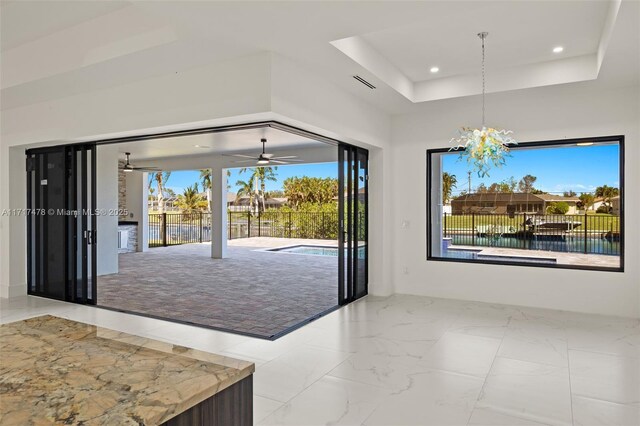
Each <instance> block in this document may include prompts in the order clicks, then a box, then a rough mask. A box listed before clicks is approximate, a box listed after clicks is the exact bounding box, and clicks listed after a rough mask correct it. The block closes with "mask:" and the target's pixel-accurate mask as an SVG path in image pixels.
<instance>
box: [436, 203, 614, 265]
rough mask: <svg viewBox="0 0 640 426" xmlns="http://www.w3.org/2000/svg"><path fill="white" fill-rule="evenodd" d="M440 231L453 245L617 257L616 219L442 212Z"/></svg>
mask: <svg viewBox="0 0 640 426" xmlns="http://www.w3.org/2000/svg"><path fill="white" fill-rule="evenodd" d="M442 230H443V237H445V238H451V243H452V244H453V245H462V246H481V247H501V248H514V249H525V250H547V251H558V252H570V253H586V254H607V255H619V254H620V218H619V217H618V216H608V215H531V214H527V213H515V214H512V215H509V214H478V213H471V214H463V215H452V214H447V213H445V214H444V215H443V217H442Z"/></svg>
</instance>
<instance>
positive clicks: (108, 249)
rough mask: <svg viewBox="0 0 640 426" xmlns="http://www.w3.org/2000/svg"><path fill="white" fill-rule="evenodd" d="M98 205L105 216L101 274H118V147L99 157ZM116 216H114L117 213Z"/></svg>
mask: <svg viewBox="0 0 640 426" xmlns="http://www.w3.org/2000/svg"><path fill="white" fill-rule="evenodd" d="M96 161H97V164H96V178H97V188H96V189H97V197H96V198H97V199H96V201H97V205H96V207H97V208H98V210H100V211H106V213H107V214H106V215H103V214H101V215H100V216H98V217H97V219H96V222H97V225H98V248H97V252H98V271H97V273H98V275H106V274H115V273H117V272H118V215H117V212H118V148H117V147H116V146H115V145H108V146H101V147H98V149H97V156H96ZM114 213H115V214H114Z"/></svg>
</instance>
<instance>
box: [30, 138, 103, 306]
mask: <svg viewBox="0 0 640 426" xmlns="http://www.w3.org/2000/svg"><path fill="white" fill-rule="evenodd" d="M54 153H55V154H62V155H63V157H64V172H65V175H64V182H63V185H62V186H63V190H62V198H63V202H62V205H63V206H64V207H63V208H62V209H59V208H56V209H53V208H51V207H50V204H49V200H48V198H47V194H46V192H45V191H42V188H41V186H40V185H38V182H42V180H43V178H44V179H47V177H48V176H46V175H47V171H46V169H47V168H48V161H47V156H48V155H49V154H54ZM96 164H97V159H96V147H95V144H73V145H59V146H53V147H46V148H35V149H29V150H27V151H26V171H27V173H26V174H27V209H28V212H29V214H28V215H27V293H28V294H31V295H34V296H41V297H48V298H53V299H58V300H64V301H67V302H75V303H82V304H92V305H95V304H96V302H97V297H96V295H97V292H96V291H97V287H96V284H97V282H96V276H97V245H96V242H97V238H96V237H97V214H96V213H97V212H96V202H97V179H96ZM43 175H44V176H43ZM88 182H90V184H89V185H90V186H88V185H87V183H88ZM53 215H56V216H58V215H64V216H65V219H66V220H64V225H63V227H64V230H63V231H62V232H61V235H62V236H63V238H64V240H65V241H64V250H63V253H58V256H61V257H62V259H63V260H62V262H61V263H63V265H64V266H63V267H64V288H63V291H62V295H53V294H52V293H51V292H50V291H48V284H49V283H48V277H47V261H48V259H49V258H50V253H49V245H48V241H47V238H48V233H47V231H48V226H49V217H50V216H53ZM78 225H80V227H78ZM79 266H80V270H79V271H78V267H79Z"/></svg>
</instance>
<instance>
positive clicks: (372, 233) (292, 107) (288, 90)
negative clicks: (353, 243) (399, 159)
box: [271, 55, 393, 296]
mask: <svg viewBox="0 0 640 426" xmlns="http://www.w3.org/2000/svg"><path fill="white" fill-rule="evenodd" d="M271 81H272V86H271V110H272V111H273V112H274V113H276V114H278V115H280V116H281V117H280V118H279V119H280V120H281V121H283V122H285V123H287V124H291V125H294V126H298V127H303V128H305V129H307V130H310V131H315V132H317V133H320V134H323V135H325V136H329V137H334V138H336V139H338V140H341V141H343V142H348V143H351V144H353V145H358V146H361V147H363V148H367V149H368V150H369V177H370V180H369V243H370V251H369V294H373V295H378V296H387V295H389V294H392V293H393V283H392V280H391V258H392V252H391V251H390V250H391V241H392V239H393V234H392V231H391V222H390V218H391V210H392V204H391V202H390V201H389V190H390V186H389V185H390V181H389V180H388V179H389V178H390V177H391V175H392V170H391V169H390V166H391V155H392V152H391V149H390V145H389V141H390V137H391V119H390V117H389V115H388V114H386V113H384V112H383V111H380V110H379V109H377V108H376V107H374V106H372V105H370V104H367V103H366V102H364V101H363V100H362V99H358V98H356V97H354V96H352V95H351V94H349V93H346V92H345V91H343V90H341V89H340V88H338V87H336V86H334V85H332V84H330V83H328V82H326V81H324V80H323V79H321V78H320V77H318V76H317V75H315V74H314V73H313V70H310V69H307V68H304V67H302V66H300V65H298V64H296V63H294V62H293V61H291V60H289V59H287V58H284V57H282V56H279V55H273V58H272V73H271Z"/></svg>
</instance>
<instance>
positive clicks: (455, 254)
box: [442, 248, 556, 264]
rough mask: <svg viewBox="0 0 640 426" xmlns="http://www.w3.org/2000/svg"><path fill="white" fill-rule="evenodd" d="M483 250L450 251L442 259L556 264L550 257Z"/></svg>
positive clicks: (446, 251)
mask: <svg viewBox="0 0 640 426" xmlns="http://www.w3.org/2000/svg"><path fill="white" fill-rule="evenodd" d="M480 251H481V250H459V249H451V248H450V249H448V250H445V251H444V253H442V257H448V258H453V259H475V260H499V261H501V262H527V263H545V264H555V263H556V259H552V258H548V257H535V256H531V257H527V256H508V255H498V254H480Z"/></svg>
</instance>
